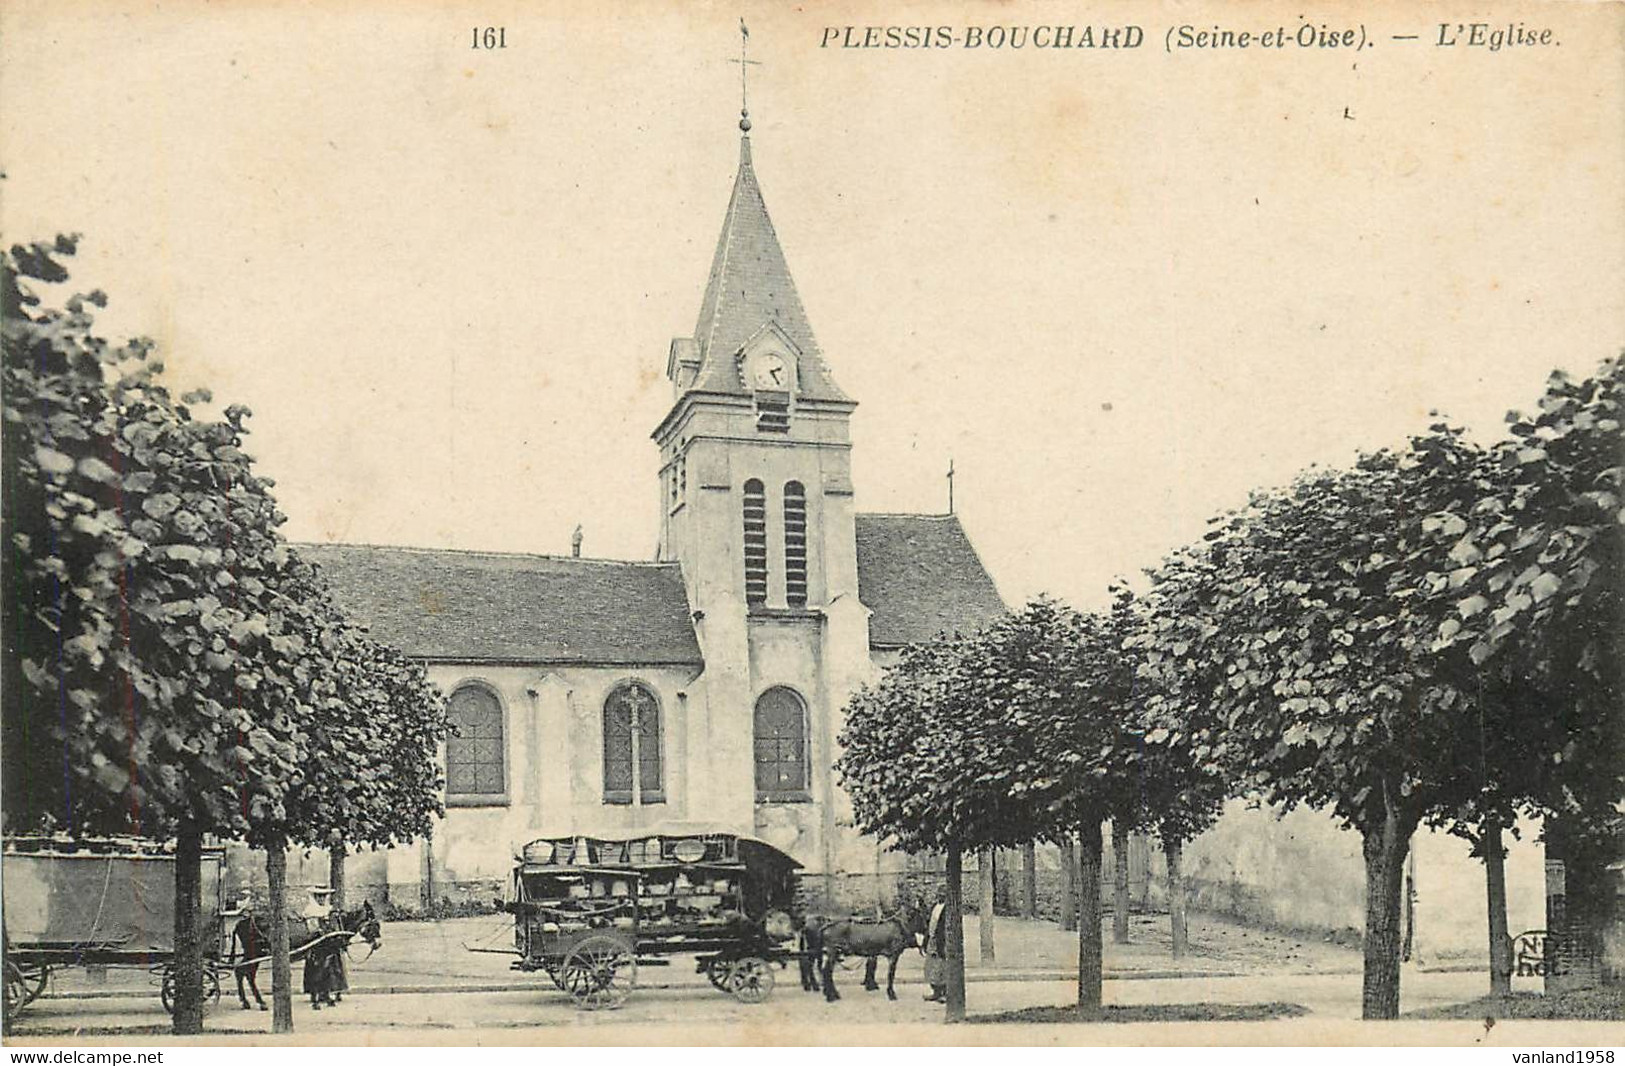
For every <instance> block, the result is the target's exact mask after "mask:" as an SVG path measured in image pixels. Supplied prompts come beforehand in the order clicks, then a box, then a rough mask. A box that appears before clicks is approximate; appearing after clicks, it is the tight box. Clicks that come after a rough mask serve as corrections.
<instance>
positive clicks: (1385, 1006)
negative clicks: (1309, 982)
mask: <svg viewBox="0 0 1625 1066" xmlns="http://www.w3.org/2000/svg"><path fill="white" fill-rule="evenodd" d="M1409 847H1410V833H1409V831H1408V827H1406V826H1402V825H1401V824H1400V822H1399V819H1398V818H1396V817H1395V816H1394V815H1393V814H1392V813H1390V814H1389V815H1388V817H1387V818H1386V819H1385V820H1384V822H1383V823H1382V824H1381V825H1377V826H1372V827H1371V828H1369V829H1367V830H1366V831H1365V833H1364V840H1363V843H1362V850H1363V851H1364V853H1365V979H1364V983H1363V985H1362V989H1361V1005H1360V1016H1361V1017H1362V1018H1364V1019H1366V1020H1367V1021H1375V1020H1384V1019H1392V1018H1398V1017H1399V942H1400V888H1401V886H1402V884H1403V883H1404V873H1405V853H1406V851H1407V850H1408V849H1409Z"/></svg>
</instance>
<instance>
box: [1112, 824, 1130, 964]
mask: <svg viewBox="0 0 1625 1066" xmlns="http://www.w3.org/2000/svg"><path fill="white" fill-rule="evenodd" d="M1128 911H1129V902H1128V822H1126V821H1124V820H1123V819H1121V818H1113V819H1112V943H1114V944H1127V943H1128Z"/></svg>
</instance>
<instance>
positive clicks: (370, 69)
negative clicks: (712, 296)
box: [0, 0, 1625, 606]
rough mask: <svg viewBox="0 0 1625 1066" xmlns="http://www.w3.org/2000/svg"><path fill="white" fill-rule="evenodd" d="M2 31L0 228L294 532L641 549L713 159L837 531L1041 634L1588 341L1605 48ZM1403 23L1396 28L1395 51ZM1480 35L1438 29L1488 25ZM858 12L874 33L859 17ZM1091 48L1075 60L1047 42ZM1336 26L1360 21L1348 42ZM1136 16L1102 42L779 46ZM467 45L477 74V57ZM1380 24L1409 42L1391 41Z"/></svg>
mask: <svg viewBox="0 0 1625 1066" xmlns="http://www.w3.org/2000/svg"><path fill="white" fill-rule="evenodd" d="M613 11H614V13H613V14H607V13H604V12H602V11H599V10H596V9H595V7H593V6H589V5H587V4H584V3H582V4H561V3H551V4H549V3H531V4H504V3H495V4H482V5H478V7H477V10H476V8H475V7H473V6H466V5H457V4H454V3H449V2H445V3H430V2H422V3H402V4H390V5H385V4H383V3H368V2H346V3H308V2H306V3H294V2H286V3H266V2H245V3H240V4H232V5H220V4H213V5H210V4H203V3H195V2H180V3H173V4H164V5H150V4H144V5H136V4H129V5H122V4H119V3H115V2H108V3H101V2H98V0H87V2H83V3H76V4H52V3H45V2H42V0H12V2H9V3H7V4H6V5H5V7H4V8H3V9H0V165H3V168H4V171H5V174H6V177H5V180H4V181H0V232H3V233H4V234H5V237H6V239H7V240H8V241H16V240H26V239H37V238H44V237H49V236H50V235H52V234H54V233H57V232H62V231H75V232H79V233H81V234H83V236H84V241H83V244H82V250H81V254H80V255H79V256H77V257H76V263H75V265H74V268H73V269H74V275H75V276H74V284H73V287H74V288H75V289H80V290H88V289H90V288H93V287H99V288H102V289H104V290H106V291H107V293H108V294H109V296H110V297H111V300H112V306H111V307H110V308H109V309H108V311H107V312H105V313H104V314H103V316H102V317H101V319H100V321H101V324H102V325H103V326H104V327H105V329H106V330H107V332H108V333H110V334H112V335H116V336H122V335H129V334H143V335H148V336H151V337H153V338H155V339H156V340H157V341H158V342H159V344H160V347H161V349H162V351H163V359H164V362H165V364H166V366H167V368H168V373H169V375H170V377H171V378H172V380H173V381H174V383H175V384H176V385H177V386H178V387H180V388H187V387H192V386H196V385H206V386H208V387H209V388H211V389H212V390H213V392H214V394H215V396H216V398H217V399H218V400H219V401H221V402H223V403H224V402H241V403H244V404H246V405H248V406H249V407H250V408H251V409H252V410H253V411H254V417H253V419H252V422H251V426H252V436H251V438H250V440H249V451H250V452H251V453H252V454H253V455H254V456H255V457H256V458H257V460H258V462H259V464H260V469H261V470H262V472H264V473H266V474H268V475H270V476H271V477H273V478H275V479H276V482H277V490H276V491H277V496H278V499H279V501H280V502H281V505H282V508H283V510H284V511H285V512H286V513H287V514H288V516H289V521H288V523H287V525H286V527H285V530H286V532H287V533H288V535H289V536H290V537H292V538H294V539H297V540H322V541H327V540H341V541H351V542H364V543H378V544H408V545H421V546H443V547H457V548H469V549H491V550H503V551H524V552H540V553H558V554H563V553H567V552H568V551H569V550H570V533H571V530H572V529H573V528H574V527H575V526H576V525H577V524H578V523H579V524H580V525H581V526H582V527H583V529H584V535H585V549H584V550H585V554H588V555H592V556H598V557H607V558H631V559H645V558H649V557H651V555H652V553H653V550H654V544H655V538H656V533H657V523H658V516H657V506H658V503H657V501H658V492H659V484H658V479H657V456H656V451H655V447H654V445H653V443H652V442H651V441H650V439H649V434H650V432H651V431H652V430H653V429H654V427H655V425H656V424H657V423H658V422H659V420H660V418H661V416H662V415H663V414H664V413H665V411H666V410H667V409H668V408H669V406H670V404H671V401H672V396H671V392H670V387H669V385H668V383H667V382H666V381H665V379H664V368H665V361H666V354H667V350H668V346H669V344H670V341H671V339H672V338H673V337H676V336H685V335H688V334H690V333H691V332H692V331H693V329H694V322H695V318H696V315H697V313H698V309H699V304H700V298H701V295H702V292H703V288H704V284H705V278H706V272H707V270H708V268H709V265H710V260H711V255H712V251H713V249H714V247H715V244H716V239H717V234H718V230H719V228H720V225H721V222H722V216H723V212H724V209H725V208H726V206H727V199H728V193H729V189H730V187H731V184H732V179H733V171H734V167H735V165H736V161H737V158H738V137H739V131H738V129H737V126H736V122H737V119H738V107H739V67H738V66H737V65H736V64H733V63H730V62H729V59H730V57H734V58H737V55H738V45H739V35H738V19H739V17H740V15H743V16H744V18H745V19H746V20H747V22H748V23H749V25H750V29H751V37H750V46H751V58H752V59H755V60H759V61H760V64H761V65H760V66H755V67H752V68H751V79H752V80H751V84H750V110H751V119H752V122H753V123H754V127H753V130H752V133H751V141H752V154H753V158H754V162H755V167H756V172H757V176H758V178H759V180H760V182H761V186H762V189H763V192H764V195H765V197H766V200H767V204H768V208H769V211H770V213H771V214H772V217H773V220H774V223H775V226H776V228H777V231H778V234H779V237H780V239H781V242H782V244H783V246H784V248H785V252H786V255H787V257H788V259H789V263H790V267H791V271H792V273H793V274H794V277H795V279H796V283H797V287H798V289H799V292H800V294H801V297H802V300H803V303H804V304H805V306H806V309H807V313H808V316H809V318H810V321H811V323H812V328H813V330H814V332H815V334H816V335H817V337H818V340H819V343H820V346H821V348H822V349H823V352H824V354H825V358H826V360H827V362H828V363H829V365H830V367H831V368H832V370H833V372H834V374H835V377H836V380H837V381H839V382H840V384H841V386H842V387H843V388H844V389H845V391H846V392H847V393H848V394H850V395H851V396H853V397H854V398H855V399H857V400H858V401H859V407H858V409H857V412H856V414H855V416H854V421H853V441H854V458H853V466H854V480H855V484H856V489H857V504H858V507H859V509H860V510H864V511H888V512H908V511H918V512H932V513H935V512H941V511H943V510H945V509H946V480H945V478H944V473H945V471H946V469H947V466H948V463H949V460H950V459H952V461H953V464H954V468H955V471H956V480H955V502H956V507H957V511H958V513H959V514H960V515H961V517H962V519H963V522H964V524H965V526H966V528H967V530H968V532H969V534H970V536H971V538H972V540H973V542H974V543H975V545H976V547H977V549H978V550H979V552H980V553H981V555H982V558H983V560H984V562H985V563H986V564H987V566H988V568H989V570H990V571H991V572H992V574H993V575H994V578H995V579H996V581H997V582H998V584H999V587H1000V589H1001V591H1002V592H1003V594H1004V596H1005V598H1006V599H1007V600H1008V601H1010V602H1012V603H1015V602H1019V601H1021V600H1023V599H1025V598H1027V597H1029V596H1031V595H1034V594H1036V593H1039V592H1049V593H1051V594H1054V595H1057V596H1061V597H1063V598H1066V599H1069V600H1072V601H1073V602H1075V603H1078V604H1080V605H1084V606H1091V605H1096V604H1099V603H1101V602H1103V601H1104V599H1105V587H1106V585H1107V583H1108V582H1110V581H1111V580H1112V579H1113V578H1114V577H1115V576H1117V575H1133V574H1136V573H1138V572H1139V571H1140V570H1141V569H1142V568H1144V567H1147V566H1153V565H1155V564H1156V562H1157V561H1158V559H1159V558H1160V557H1161V556H1162V554H1163V553H1164V552H1166V551H1168V550H1169V549H1171V548H1174V547H1177V546H1178V545H1180V544H1183V543H1186V542H1189V541H1190V540H1192V539H1195V538H1197V537H1199V536H1200V535H1201V533H1202V531H1203V530H1204V528H1205V522H1206V520H1207V519H1208V518H1209V517H1210V516H1212V515H1214V514H1217V513H1220V512H1222V511H1223V510H1225V509H1226V508H1229V507H1233V506H1236V505H1238V504H1240V503H1241V502H1243V501H1244V500H1245V498H1246V494H1247V492H1248V490H1249V489H1252V488H1256V487H1264V486H1269V485H1275V484H1280V483H1283V482H1285V481H1287V480H1289V479H1290V478H1291V477H1292V475H1293V474H1294V472H1295V471H1297V470H1300V469H1302V468H1304V467H1306V466H1307V465H1309V464H1311V463H1346V462H1348V461H1349V460H1350V459H1351V458H1352V457H1353V455H1354V454H1355V452H1356V450H1358V449H1360V448H1377V447H1384V446H1391V445H1395V444H1399V443H1402V442H1403V441H1404V440H1405V439H1406V437H1407V436H1408V435H1409V434H1412V433H1415V432H1418V431H1420V430H1422V429H1424V428H1425V427H1426V426H1427V424H1428V423H1429V422H1430V421H1431V420H1432V418H1431V416H1430V412H1432V411H1440V412H1443V413H1444V414H1445V415H1447V416H1448V417H1449V418H1451V419H1452V420H1453V421H1455V422H1457V423H1460V424H1465V425H1467V426H1469V427H1470V428H1471V429H1472V430H1473V432H1474V434H1475V435H1476V436H1478V437H1479V438H1480V439H1484V440H1488V439H1493V438H1494V437H1496V436H1498V435H1499V434H1500V432H1501V427H1502V420H1503V415H1504V414H1505V412H1506V410H1507V409H1508V408H1511V407H1519V406H1523V407H1527V406H1530V405H1532V404H1533V402H1534V401H1535V399H1536V398H1537V397H1538V396H1539V394H1540V391H1541V386H1542V382H1543V380H1544V378H1545V376H1546V374H1547V373H1548V372H1549V371H1551V370H1552V369H1553V368H1554V367H1564V368H1567V369H1569V370H1571V371H1573V372H1576V373H1581V374H1583V373H1586V372H1588V371H1590V370H1591V369H1593V368H1594V367H1595V366H1596V364H1597V363H1598V362H1599V361H1600V360H1602V359H1603V358H1605V357H1607V356H1609V355H1611V354H1614V353H1615V352H1617V351H1619V349H1620V347H1621V345H1622V344H1625V196H1622V195H1621V190H1622V189H1625V180H1622V179H1625V64H1621V63H1619V62H1618V57H1619V55H1620V46H1621V44H1622V43H1625V8H1621V7H1620V6H1618V5H1596V6H1582V5H1551V6H1546V7H1538V8H1537V7H1533V6H1531V7H1527V8H1517V7H1514V6H1512V5H1500V6H1498V7H1497V8H1496V12H1497V16H1498V17H1499V16H1501V15H1505V16H1507V18H1506V21H1507V22H1509V23H1518V22H1524V23H1526V24H1528V25H1530V26H1536V27H1549V28H1552V29H1553V33H1554V39H1555V40H1556V41H1557V42H1558V43H1557V44H1556V45H1552V46H1547V47H1531V48H1519V49H1512V48H1503V49H1500V50H1497V51H1494V52H1492V51H1490V50H1489V49H1488V48H1477V49H1469V48H1466V47H1463V46H1458V47H1455V48H1441V47H1437V46H1435V45H1434V44H1433V43H1432V37H1433V36H1434V35H1436V34H1437V32H1438V31H1437V25H1438V22H1439V21H1440V20H1445V19H1454V18H1458V17H1459V18H1461V19H1462V20H1464V21H1465V20H1468V18H1469V14H1468V13H1469V11H1473V12H1477V11H1478V9H1468V8H1457V7H1453V6H1451V5H1449V4H1444V5H1439V6H1436V7H1431V8H1428V9H1425V15H1424V14H1422V13H1420V12H1423V11H1424V9H1422V8H1419V7H1418V8H1407V7H1405V6H1403V5H1386V6H1373V7H1372V8H1370V9H1368V10H1366V11H1364V13H1363V14H1362V11H1361V9H1359V8H1356V7H1353V6H1350V5H1337V4H1334V5H1330V6H1329V7H1328V8H1327V11H1329V12H1336V11H1346V12H1348V13H1349V14H1348V15H1347V17H1346V18H1342V19H1341V20H1339V19H1338V18H1334V17H1332V16H1331V15H1329V14H1322V15H1317V16H1316V20H1317V22H1328V23H1332V24H1335V25H1347V26H1356V25H1361V24H1363V25H1364V27H1365V29H1366V31H1367V34H1368V37H1369V39H1370V40H1371V41H1372V47H1370V48H1369V49H1365V50H1361V51H1351V50H1348V49H1336V50H1318V49H1311V50H1300V49H1296V48H1293V49H1287V50H1276V51H1272V52H1266V51H1260V50H1256V49H1254V50H1247V51H1186V52H1176V53H1173V54H1170V53H1169V52H1168V51H1166V50H1165V49H1164V47H1163V45H1164V34H1165V32H1166V31H1167V30H1168V29H1170V28H1171V27H1174V26H1177V25H1179V24H1183V23H1190V24H1193V25H1195V26H1198V27H1202V26H1212V25H1224V26H1234V27H1241V28H1245V27H1254V28H1259V27H1262V28H1273V27H1274V26H1275V25H1283V26H1285V27H1286V28H1287V29H1288V31H1289V32H1294V31H1295V30H1296V28H1297V27H1298V26H1299V25H1301V19H1300V18H1299V14H1298V12H1297V11H1296V10H1294V9H1293V8H1290V7H1286V6H1282V5H1276V4H1270V3H1256V4H1251V5H1246V6H1237V5H1231V6H1222V5H1217V4H1200V3H1186V4H1179V5H1172V4H1170V5H1159V4H1155V3H1152V4H1134V5H1128V4H1112V3H1101V4H1093V5H1090V6H1088V7H1087V8H1072V7H1067V6H1064V5H1058V4H1048V3H1043V4H1040V3H1024V2H1021V0H1016V2H1012V3H999V4H993V3H986V4H960V5H945V4H888V5H886V6H885V7H884V8H883V9H882V8H880V7H858V6H854V5H845V4H827V5H806V6H805V7H800V8H798V7H791V6H787V5H771V6H769V5H759V4H754V3H744V4H736V5H732V6H729V7H726V8H723V7H718V6H715V5H706V4H690V5H681V6H679V5H677V4H670V3H668V4H655V3H651V2H647V0H644V2H636V3H630V4H626V5H622V6H618V7H616V8H614V9H613ZM1411 11H1416V12H1419V13H1418V14H1414V15H1413V14H1410V13H1409V12H1411ZM1481 14H1482V13H1481V12H1479V13H1478V14H1475V15H1473V16H1472V17H1481ZM882 16H883V17H884V22H881V21H880V19H881V18H882ZM1085 19H1088V20H1090V21H1088V22H1085V21H1084V20H1085ZM1362 20H1364V21H1363V23H1362ZM1057 23H1064V24H1073V25H1077V26H1079V27H1082V26H1084V25H1094V26H1097V27H1099V26H1102V25H1118V26H1121V25H1123V24H1125V23H1135V24H1138V25H1139V26H1141V27H1142V28H1143V30H1144V33H1145V43H1144V44H1143V45H1142V46H1141V47H1140V48H1138V49H1134V50H1121V51H1115V52H1112V51H1101V50H1083V49H1074V50H1071V51H1059V50H1039V49H1034V48H1027V49H1024V50H1020V51H1015V50H1010V49H1004V50H998V51H994V50H990V49H987V48H981V49H971V48H965V47H963V46H957V45H956V46H955V47H952V48H947V49H925V50H922V49H909V50H904V49H892V50H888V49H841V48H831V47H821V46H820V44H821V42H822V41H823V40H824V38H825V36H826V34H825V31H826V29H829V28H837V29H838V28H840V27H844V26H847V25H852V26H855V27H858V28H859V29H861V28H862V27H864V26H866V25H897V26H912V25H922V26H925V25H929V26H938V25H940V26H948V27H950V28H951V29H952V30H953V31H954V32H955V33H958V34H963V33H964V31H965V30H966V28H967V27H973V26H979V27H983V28H986V27H990V26H993V25H1003V26H1016V25H1021V26H1033V25H1054V24H1057ZM486 25H491V26H502V27H503V28H504V30H505V33H504V38H505V40H506V44H507V47H506V48H504V49H500V50H491V51H487V50H483V49H474V48H471V47H470V40H471V33H472V31H473V30H474V28H475V27H476V26H486ZM1413 33H1414V34H1417V35H1418V37H1419V38H1420V39H1419V40H1418V41H1416V42H1398V41H1394V40H1392V37H1393V36H1394V35H1404V34H1413Z"/></svg>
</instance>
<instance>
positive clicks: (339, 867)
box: [327, 840, 348, 914]
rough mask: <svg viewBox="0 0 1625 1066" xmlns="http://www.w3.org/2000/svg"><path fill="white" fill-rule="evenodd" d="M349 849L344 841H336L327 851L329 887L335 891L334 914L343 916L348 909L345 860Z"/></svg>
mask: <svg viewBox="0 0 1625 1066" xmlns="http://www.w3.org/2000/svg"><path fill="white" fill-rule="evenodd" d="M347 850H348V849H347V848H346V847H345V846H344V841H342V840H337V841H334V842H333V844H332V846H330V847H329V848H328V849H327V887H328V888H331V889H332V890H333V913H334V914H343V913H344V912H345V910H346V909H347V904H346V903H345V901H344V858H345V853H346V851H347Z"/></svg>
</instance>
